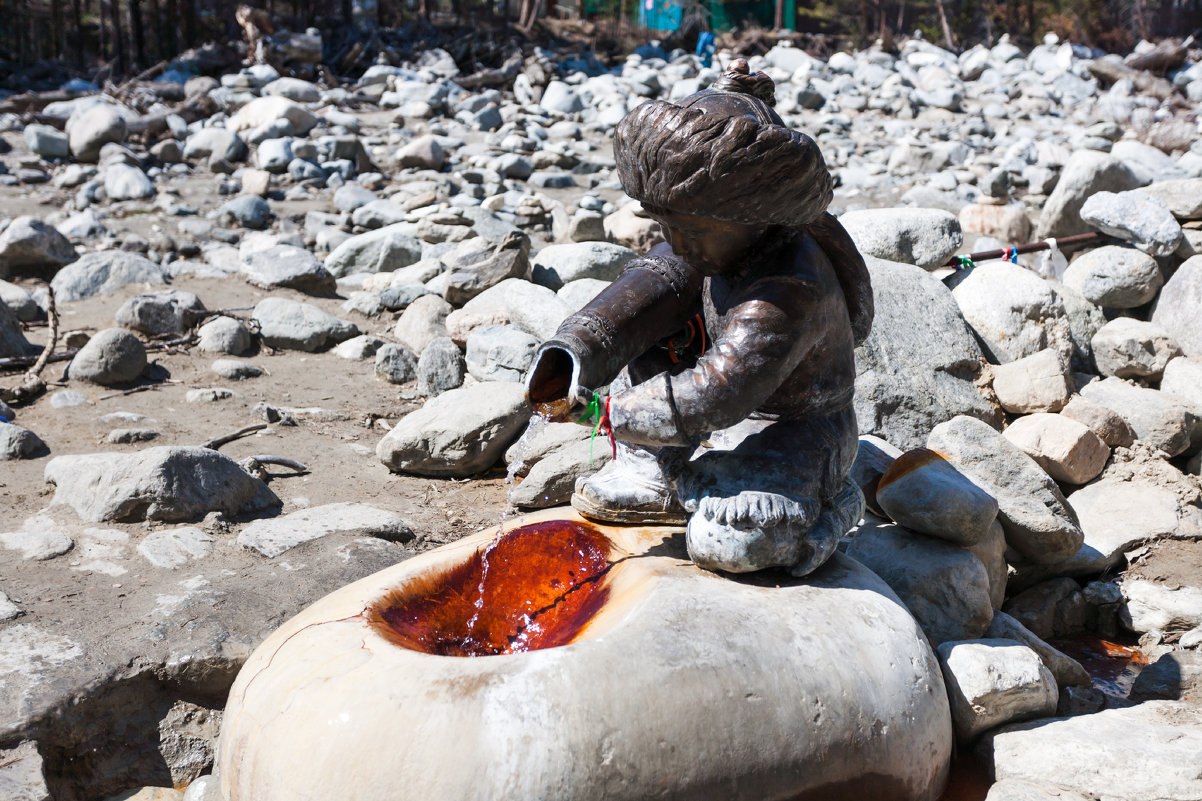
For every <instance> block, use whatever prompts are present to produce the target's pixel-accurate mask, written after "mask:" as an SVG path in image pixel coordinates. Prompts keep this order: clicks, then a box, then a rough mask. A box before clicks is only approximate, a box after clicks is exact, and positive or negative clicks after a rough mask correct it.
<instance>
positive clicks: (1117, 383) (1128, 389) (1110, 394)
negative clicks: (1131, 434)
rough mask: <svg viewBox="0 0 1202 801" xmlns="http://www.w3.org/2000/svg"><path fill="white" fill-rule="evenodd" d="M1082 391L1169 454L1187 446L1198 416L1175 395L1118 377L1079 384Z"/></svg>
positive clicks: (1185, 448) (1182, 450)
mask: <svg viewBox="0 0 1202 801" xmlns="http://www.w3.org/2000/svg"><path fill="white" fill-rule="evenodd" d="M1081 395H1082V397H1084V398H1086V399H1087V400H1091V401H1093V402H1094V403H1099V404H1101V405H1103V406H1106V407H1108V408H1110V409H1112V410H1114V411H1115V412H1117V413H1118V414H1119V416H1120V417H1122V418H1123V419H1124V420H1126V421H1127V423H1128V424H1130V426H1131V428H1132V429H1134V431H1135V434H1136V436H1137V437H1139V439H1141V440H1143V441H1144V442H1146V443H1148V444H1149V445H1151V446H1152V447H1154V448H1159V449H1160V450H1162V451H1164V452H1165V453H1166V454H1168V455H1169V456H1178V455H1180V454H1182V453H1185V451H1186V450H1188V449H1189V446H1190V434H1191V432H1192V431H1193V428H1194V425H1195V424H1196V423H1197V418H1195V417H1194V415H1193V413H1192V412H1190V410H1189V408H1188V407H1187V406H1186V405H1185V404H1183V403H1181V401H1179V400H1178V399H1177V397H1176V396H1174V395H1169V394H1167V393H1164V392H1160V391H1158V390H1155V389H1148V388H1147V387H1141V386H1136V385H1135V384H1130V383H1128V382H1126V381H1124V380H1123V379H1121V378H1107V379H1104V380H1102V381H1093V382H1091V383H1089V384H1086V385H1085V386H1084V387H1082V388H1081Z"/></svg>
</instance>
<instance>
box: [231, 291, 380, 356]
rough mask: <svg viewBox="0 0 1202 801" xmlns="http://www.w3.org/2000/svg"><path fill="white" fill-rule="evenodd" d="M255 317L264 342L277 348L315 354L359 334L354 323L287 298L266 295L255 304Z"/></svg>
mask: <svg viewBox="0 0 1202 801" xmlns="http://www.w3.org/2000/svg"><path fill="white" fill-rule="evenodd" d="M251 318H252V319H254V320H255V321H256V322H257V323H258V324H259V336H260V337H261V338H262V340H263V342H264V343H265V344H267V345H270V346H271V347H273V348H286V349H289V350H303V351H308V352H309V353H314V352H316V351H319V350H325V349H326V348H330V347H333V346H334V345H337V344H338V343H339V342H344V341H346V340H348V339H350V338H351V337H357V336H359V329H358V328H357V327H355V324H354V323H352V322H348V321H347V320H342V319H339V318H337V317H334V316H332V315H329V314H326V313H325V312H324V311H322V310H321V309H319V308H317V307H316V306H313V305H310V304H308V303H297V302H296V301H294V300H286V299H284V298H263V300H261V301H259V302H258V303H257V304H255V309H254V311H253V312H251Z"/></svg>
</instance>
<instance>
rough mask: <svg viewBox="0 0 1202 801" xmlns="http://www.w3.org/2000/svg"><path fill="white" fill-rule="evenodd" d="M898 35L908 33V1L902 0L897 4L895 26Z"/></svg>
mask: <svg viewBox="0 0 1202 801" xmlns="http://www.w3.org/2000/svg"><path fill="white" fill-rule="evenodd" d="M894 28H895V29H896V30H897V32H898V33H905V31H906V0H901V2H900V3H898V4H897V25H895V26H894Z"/></svg>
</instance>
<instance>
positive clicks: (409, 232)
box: [325, 223, 422, 278]
mask: <svg viewBox="0 0 1202 801" xmlns="http://www.w3.org/2000/svg"><path fill="white" fill-rule="evenodd" d="M421 258H422V243H421V242H420V241H418V240H417V238H416V237H414V236H413V226H412V225H410V224H409V223H397V224H396V225H388V226H385V227H384V228H379V229H377V230H375V231H369V232H367V233H366V234H359V235H358V236H352V237H351V238H350V239H348V240H346V241H345V242H343V243H342V244H341V245H339V246H338V247H336V248H334V252H333V253H331V254H330V255H329V256H327V257H326V261H325V268H326V269H327V270H328V271H329V272H330V274H331V275H333V276H334V277H335V278H341V277H342V276H344V275H350V274H351V273H390V272H393V271H394V270H399V269H401V268H402V267H408V266H409V265H410V264H415V263H417V262H418V261H420V260H421Z"/></svg>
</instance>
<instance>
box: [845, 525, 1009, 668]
mask: <svg viewBox="0 0 1202 801" xmlns="http://www.w3.org/2000/svg"><path fill="white" fill-rule="evenodd" d="M845 548H846V552H847V555H848V556H850V557H852V558H853V559H855V560H856V561H857V562H860V563H861V564H863V565H864V566H866V567H868V568H869V569H870V570H872V572H874V573H876V574H877V575H878V576H880V577H881V578H882V579H884V581H885V583H886V584H888V585H889V587H890V588H891V589H892V590H893V591H894V592H896V593H897V595H898V597H899V598H901V599H902V602H903V603H905V605H906V607H907V608H908V609H909V610H910V613H911V614H913V615H914V617H915V619H917V620H918V624H919V625H920V626H922V630H923V631H924V632H926V635H927V637H929V638H930V639H931V642H932V643H934V644H935V645H938V644H939V643H941V642H946V641H948V640H970V639H974V638H976V637H980V636H981V635H982V634H984V633H985V630H986V629H988V628H989V621H990V620H992V619H993V604H992V603H991V602H990V597H989V576H988V575H987V574H986V573H985V566H984V565H983V564H982V563H981V561H980V560H979V559H977V557H976V556H974V555H973V554H972V553H970V552H969V551H968V550H966V549H964V548H961V547H958V546H956V545H953V544H951V543H949V542H945V541H943V540H938V539H935V538H933V537H927V536H924V535H922V534H918V533H915V532H913V531H910V530H908V529H905V528H903V527H901V526H899V525H897V524H896V523H890V522H889V521H887V520H881V519H880V518H878V517H876V516H874V515H872V514H868V515H866V516H865V518H864V522H863V523H862V524H861V525H860V526H859V527H858V528H857V529H855V530H854V531H853V532H852V534H851V537H850V539H849V540H848V541H847V544H846V546H845Z"/></svg>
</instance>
